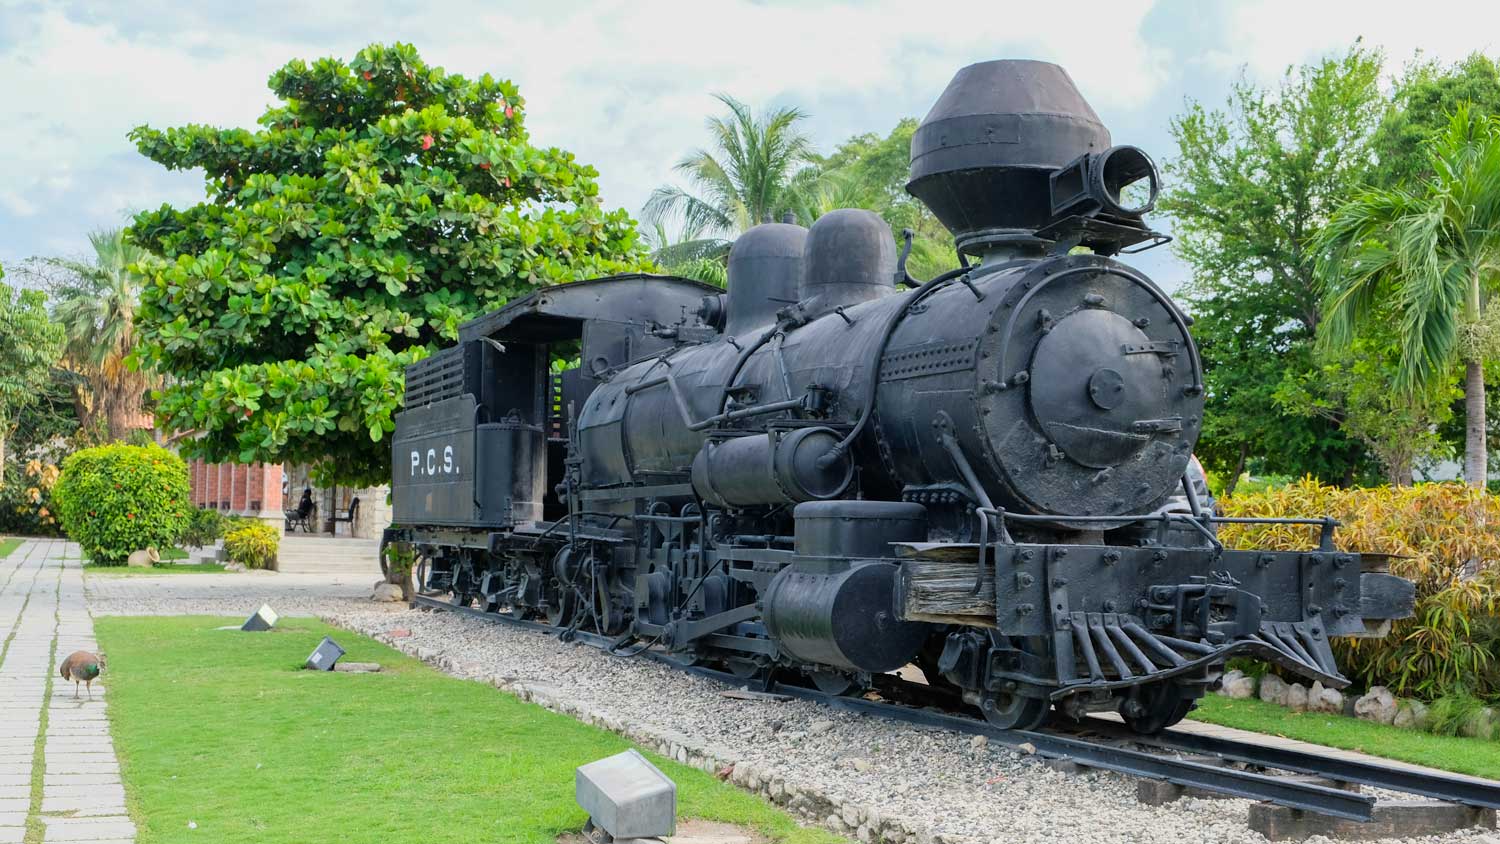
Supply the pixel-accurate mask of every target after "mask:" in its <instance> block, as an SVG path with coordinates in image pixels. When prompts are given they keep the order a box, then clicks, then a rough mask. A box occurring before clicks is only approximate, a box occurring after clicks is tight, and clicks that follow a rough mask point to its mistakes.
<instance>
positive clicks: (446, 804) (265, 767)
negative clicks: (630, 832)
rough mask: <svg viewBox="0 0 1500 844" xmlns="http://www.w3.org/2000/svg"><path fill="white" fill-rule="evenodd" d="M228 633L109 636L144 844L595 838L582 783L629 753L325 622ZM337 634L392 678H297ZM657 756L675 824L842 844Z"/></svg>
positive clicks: (112, 702)
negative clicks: (579, 794) (582, 805)
mask: <svg viewBox="0 0 1500 844" xmlns="http://www.w3.org/2000/svg"><path fill="white" fill-rule="evenodd" d="M230 622H233V623H235V624H238V623H239V619H219V618H204V617H173V618H124V617H104V618H100V619H98V620H97V621H96V625H95V626H96V632H97V633H98V637H99V644H100V647H101V649H102V650H104V651H105V652H107V653H108V654H109V673H108V674H107V676H106V678H105V682H106V683H107V685H108V688H109V718H110V721H111V723H112V725H113V730H114V736H115V746H116V749H117V750H118V752H119V755H120V763H121V765H122V771H123V775H124V781H125V789H126V794H127V800H128V802H129V806H130V811H131V815H132V816H133V817H134V818H135V820H136V823H137V824H138V826H139V828H140V836H139V838H138V841H139V842H140V844H166V842H203V841H214V842H252V841H253V842H257V844H274V843H275V842H298V844H303V842H306V844H319V842H339V844H361V842H369V844H376V842H380V844H385V842H417V841H421V842H432V843H433V844H437V843H438V842H475V841H484V842H522V841H524V842H537V844H551V842H552V841H553V840H554V839H555V838H556V836H557V835H558V834H559V833H561V832H565V831H576V830H578V829H579V828H581V827H582V825H583V821H584V815H583V813H582V812H581V811H580V810H579V809H578V808H577V806H576V805H575V804H574V803H573V769H574V768H575V767H576V766H578V765H580V764H582V763H584V762H589V761H592V760H594V759H598V758H600V757H602V756H607V755H610V754H613V753H618V752H620V751H622V750H624V749H626V748H627V747H629V743H628V742H627V741H625V740H624V739H622V738H620V737H619V736H616V735H614V734H612V733H608V732H605V731H603V730H599V729H596V728H594V727H589V726H586V725H584V724H581V723H579V722H577V721H574V720H573V719H571V718H568V717H565V716H562V715H557V714H554V713H552V712H548V711H547V710H545V709H542V708H541V707H538V706H533V705H531V704H526V703H522V702H520V701H519V700H517V699H516V698H514V697H512V696H510V695H508V694H505V693H503V692H500V691H498V690H496V689H493V688H491V687H489V686H486V685H482V684H480V683H475V682H467V681H463V680H456V679H453V678H451V677H447V676H445V675H443V674H441V673H439V672H437V671H434V670H433V669H431V668H428V667H427V666H425V665H423V664H422V663H420V662H418V661H416V660H413V659H411V658H409V657H406V656H404V655H402V654H400V653H399V652H397V651H394V650H392V649H390V648H387V647H385V646H384V645H381V644H380V643H378V642H375V641H373V640H370V639H366V638H364V637H362V636H358V635H355V634H353V633H348V632H344V631H338V630H334V629H331V628H329V627H327V626H325V625H323V624H321V623H318V622H316V621H312V620H309V619H300V618H296V619H286V620H284V621H283V622H282V624H281V625H280V626H278V627H277V628H276V630H274V631H272V632H270V633H263V634H251V633H239V632H234V631H220V630H214V629H213V628H215V627H217V626H219V625H222V624H226V623H230ZM325 633H326V634H331V635H332V636H333V637H334V638H335V639H336V640H337V641H338V642H339V644H340V645H342V646H344V647H345V648H347V649H348V651H349V655H348V656H347V657H346V659H350V660H356V661H361V662H369V661H373V662H380V663H382V664H383V665H384V666H385V668H386V670H385V671H383V672H381V673H379V674H335V673H323V672H311V671H301V670H298V667H299V666H300V665H301V664H302V661H303V660H304V659H306V658H307V655H308V654H309V653H311V652H312V650H313V647H314V646H316V645H317V643H318V641H319V640H320V639H321V638H322V637H323V635H324V634H325ZM648 756H651V759H652V761H653V762H654V763H655V764H657V765H658V766H660V767H661V768H662V769H663V770H664V771H665V772H666V773H667V775H668V776H670V777H672V778H673V779H674V780H676V781H677V784H678V819H679V821H680V820H683V819H686V818H693V817H698V818H705V819H709V820H718V821H727V822H733V823H742V824H747V825H750V826H752V827H754V828H756V829H757V830H759V831H760V832H761V833H763V834H765V835H766V836H768V837H770V838H771V839H773V840H775V841H784V842H788V844H808V843H809V842H835V841H840V840H841V839H838V838H836V837H834V836H833V835H832V834H831V833H827V832H824V831H821V830H815V829H805V828H800V827H798V826H797V825H796V824H795V822H794V821H793V820H792V819H791V818H790V817H789V816H787V815H786V814H784V813H783V812H781V811H779V810H778V809H776V808H775V807H773V806H771V805H770V804H768V803H766V802H765V801H763V800H761V799H760V798H758V797H754V796H752V795H750V794H748V793H746V792H743V791H740V790H738V789H736V788H734V787H732V786H730V785H727V784H725V783H722V782H719V781H717V780H716V779H714V778H713V777H712V776H710V775H709V774H706V773H703V772H702V771H698V770H694V769H690V768H686V767H684V766H681V765H677V764H675V763H672V762H667V761H664V760H662V759H661V758H659V757H656V756H654V755H651V754H648ZM190 821H191V822H193V823H196V824H197V829H195V830H190V829H189V828H188V823H189V822H190Z"/></svg>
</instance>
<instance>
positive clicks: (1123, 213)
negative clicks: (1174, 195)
mask: <svg viewBox="0 0 1500 844" xmlns="http://www.w3.org/2000/svg"><path fill="white" fill-rule="evenodd" d="M1159 190H1160V181H1159V179H1158V176H1157V172H1156V165H1155V164H1154V163H1153V162H1152V161H1151V157H1150V156H1148V155H1146V153H1145V152H1144V151H1143V150H1141V148H1140V147H1132V146H1117V147H1110V148H1109V149H1107V150H1105V151H1104V152H1100V153H1088V154H1086V155H1080V156H1079V157H1078V158H1076V159H1074V160H1073V161H1071V162H1069V163H1068V165H1067V166H1065V167H1063V168H1062V169H1061V170H1058V171H1057V172H1056V173H1055V174H1053V176H1052V214H1053V216H1054V217H1061V216H1064V215H1070V214H1076V215H1079V216H1085V217H1087V216H1092V215H1094V214H1097V213H1099V212H1101V211H1102V212H1104V213H1105V214H1109V215H1111V216H1119V217H1140V216H1141V215H1142V214H1145V213H1146V212H1148V211H1150V210H1151V209H1152V208H1154V207H1155V206H1156V195H1157V193H1158V192H1159Z"/></svg>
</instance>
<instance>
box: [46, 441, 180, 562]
mask: <svg viewBox="0 0 1500 844" xmlns="http://www.w3.org/2000/svg"><path fill="white" fill-rule="evenodd" d="M52 495H53V500H54V501H55V502H56V503H57V511H58V515H59V516H60V517H61V520H62V526H63V530H64V531H66V532H67V534H68V537H69V538H70V539H72V540H73V541H74V542H77V543H78V544H79V545H80V546H82V548H83V552H84V554H86V555H88V557H89V559H90V560H92V561H93V562H94V563H95V564H98V565H120V564H121V563H124V562H125V558H126V557H128V556H130V554H131V552H133V551H139V550H141V549H143V548H150V547H156V548H166V547H168V546H170V545H171V544H172V543H174V542H176V541H177V537H179V536H181V535H182V530H183V528H184V527H186V526H187V523H188V510H189V509H191V507H192V505H191V504H190V503H189V501H188V496H189V487H188V471H187V464H186V463H184V462H183V461H182V458H181V457H178V456H177V455H175V454H173V453H172V452H170V451H168V450H166V449H164V448H162V447H161V446H157V445H151V446H134V445H122V444H115V445H104V446H96V447H94V448H86V449H83V450H82V451H78V452H75V453H73V454H72V455H71V456H69V457H68V459H66V460H64V461H63V464H62V475H61V477H60V478H59V479H58V481H57V486H56V487H54V488H53V491H52Z"/></svg>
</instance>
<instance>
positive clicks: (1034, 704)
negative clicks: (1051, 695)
mask: <svg viewBox="0 0 1500 844" xmlns="http://www.w3.org/2000/svg"><path fill="white" fill-rule="evenodd" d="M979 710H980V711H981V712H983V713H984V720H986V721H988V722H990V724H992V725H994V726H996V727H999V728H1000V729H1002V730H1034V729H1036V728H1037V727H1040V726H1041V725H1042V723H1043V722H1044V721H1046V720H1047V715H1048V714H1050V713H1051V712H1052V702H1051V701H1049V700H1046V699H1044V698H1035V697H1022V696H1021V695H1016V694H1009V693H1007V692H1000V693H999V694H997V695H995V696H994V697H985V698H983V699H982V700H980V702H979Z"/></svg>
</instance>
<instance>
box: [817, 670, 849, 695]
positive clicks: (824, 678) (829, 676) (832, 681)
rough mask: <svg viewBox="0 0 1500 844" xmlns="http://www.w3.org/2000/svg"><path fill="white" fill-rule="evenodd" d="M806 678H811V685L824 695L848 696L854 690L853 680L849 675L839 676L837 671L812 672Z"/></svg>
mask: <svg viewBox="0 0 1500 844" xmlns="http://www.w3.org/2000/svg"><path fill="white" fill-rule="evenodd" d="M807 676H808V677H810V678H812V681H813V685H814V686H816V687H817V688H818V691H820V692H822V693H823V694H825V695H843V694H848V693H849V691H850V690H851V689H853V688H854V680H853V679H851V678H850V677H849V675H847V674H840V673H839V672H837V671H812V672H809V673H808V675H807Z"/></svg>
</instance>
